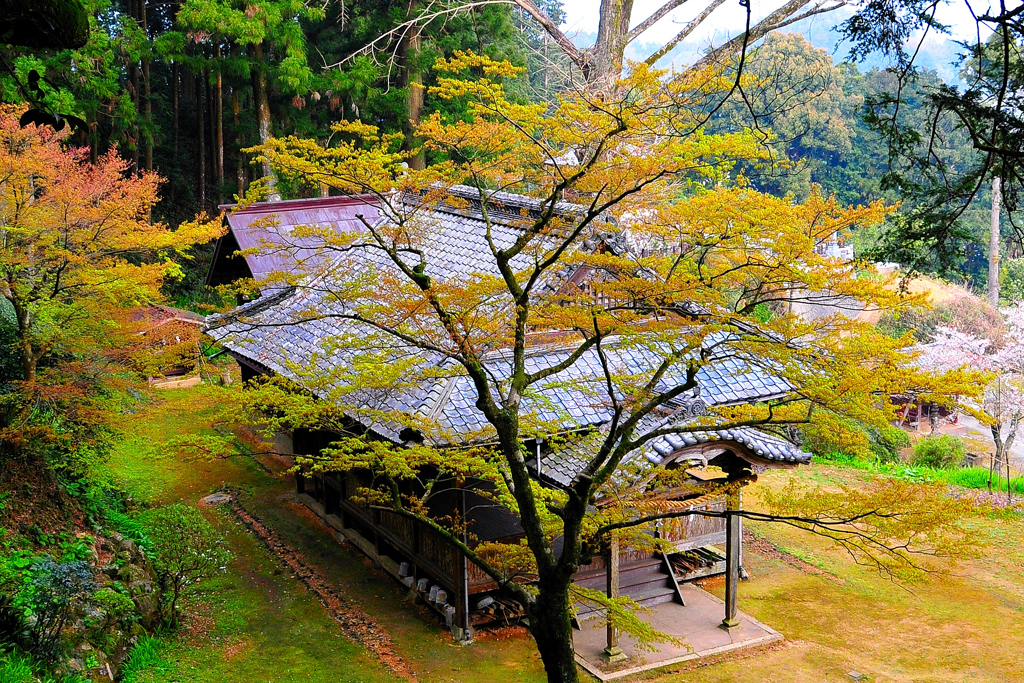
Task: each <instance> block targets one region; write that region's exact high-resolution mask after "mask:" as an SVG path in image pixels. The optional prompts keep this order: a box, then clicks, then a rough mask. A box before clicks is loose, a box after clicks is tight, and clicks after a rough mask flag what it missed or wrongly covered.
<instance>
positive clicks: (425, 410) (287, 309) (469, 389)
mask: <svg viewBox="0 0 1024 683" xmlns="http://www.w3.org/2000/svg"><path fill="white" fill-rule="evenodd" d="M460 192H461V193H462V195H460V196H464V197H463V198H465V199H466V200H467V202H466V203H467V206H460V207H456V208H453V207H450V206H446V205H439V206H434V207H430V211H429V213H428V214H427V220H428V222H429V223H432V224H433V225H432V229H431V230H430V231H429V233H430V234H429V239H425V240H423V242H422V244H417V247H418V248H421V249H422V250H423V251H424V253H425V256H426V258H427V263H428V266H427V270H426V273H427V274H428V275H429V276H430V277H432V278H434V279H436V280H439V281H444V280H451V279H463V278H475V277H480V276H481V275H484V276H487V275H498V274H499V273H498V272H497V269H496V266H495V263H494V259H493V258H492V257H491V255H490V248H489V246H488V244H487V239H486V235H487V227H488V224H487V223H486V222H485V221H484V220H483V216H482V215H480V214H479V212H478V211H475V210H474V209H473V206H472V201H471V200H472V198H473V197H475V196H476V194H475V193H476V190H473V189H471V188H456V189H455V191H454V192H453V193H454V194H457V195H458V194H459V193H460ZM414 199H415V198H414ZM500 199H501V202H502V206H503V207H506V208H508V209H509V211H507V212H506V213H507V217H503V216H502V212H501V211H498V212H495V211H493V210H490V211H489V213H488V217H489V219H490V230H491V238H492V239H493V240H494V241H495V242H496V243H497V245H498V246H499V247H503V246H507V245H509V244H511V243H512V242H513V241H514V240H515V239H516V237H517V236H518V232H519V230H520V229H521V225H520V224H521V222H522V221H523V220H525V219H527V218H528V217H529V216H528V214H529V213H530V212H534V211H537V210H539V209H540V208H541V207H540V204H539V202H537V201H536V200H532V199H529V198H525V197H519V196H516V195H501V197H500ZM493 200H494V196H492V197H491V198H490V201H493ZM559 210H560V211H566V212H574V211H577V210H579V207H573V205H559ZM599 245H605V246H606V247H607V248H610V249H612V250H615V251H622V252H625V251H628V250H629V248H630V244H629V237H628V235H623V234H621V233H618V232H616V231H615V229H614V226H612V225H611V224H605V225H604V226H602V227H600V228H599V229H595V231H594V233H593V234H592V235H590V236H588V237H587V239H586V240H585V241H584V248H587V249H594V248H597V247H598V246H599ZM529 258H530V257H528V256H521V257H519V261H516V262H514V263H513V264H512V265H513V267H514V268H526V267H528V266H529V264H530V260H529ZM390 267H393V266H392V264H391V263H390V261H388V260H386V256H385V255H383V254H382V253H381V252H379V251H377V250H360V251H357V252H352V253H346V254H342V255H340V256H338V257H337V258H336V259H335V261H334V262H332V264H331V266H330V267H329V268H327V269H325V272H326V274H325V275H322V276H320V277H319V278H314V279H311V280H309V281H308V282H306V283H304V284H303V285H301V286H298V287H292V288H288V289H284V290H280V291H277V292H275V293H273V294H272V295H269V296H264V297H262V298H260V299H257V300H256V301H254V302H251V303H249V304H246V305H245V306H242V307H239V308H238V309H235V310H234V311H232V312H230V313H228V314H224V315H220V316H211V318H210V319H209V324H210V328H209V333H210V334H211V336H213V337H214V338H216V339H217V340H218V341H220V342H221V343H222V344H223V345H224V346H225V347H226V348H227V349H228V350H229V351H231V352H232V353H233V354H236V355H237V356H241V357H243V358H246V359H249V360H250V361H252V362H254V363H255V364H257V365H259V366H262V367H264V368H267V369H269V370H271V371H273V372H275V373H277V374H280V375H282V376H284V377H288V378H290V379H293V380H295V381H297V382H299V383H300V384H302V385H303V386H304V387H305V388H306V389H307V390H309V391H311V392H312V393H313V394H315V395H317V396H319V397H321V398H323V399H326V400H332V397H337V396H338V395H339V393H340V392H346V393H345V402H346V404H348V405H353V406H355V407H356V409H355V410H354V411H353V412H354V414H353V417H356V418H357V419H361V420H362V421H364V423H365V422H367V421H369V422H370V424H368V426H369V427H370V428H371V429H373V430H374V431H376V432H377V433H379V434H380V435H381V436H384V437H385V438H388V439H392V440H395V441H400V440H401V437H400V435H399V434H400V432H401V430H400V428H399V427H398V426H397V425H395V424H386V423H382V422H381V421H380V418H379V416H376V417H372V418H368V417H367V415H368V414H369V413H371V412H372V411H382V412H384V413H387V412H401V413H405V414H416V415H420V416H423V417H427V418H429V421H430V422H431V423H433V424H436V426H437V431H436V432H435V433H432V434H426V435H424V436H425V437H426V438H428V439H431V440H433V441H435V442H439V443H453V442H461V441H464V440H466V439H475V438H488V437H487V434H488V431H489V425H488V423H487V421H486V420H485V419H484V417H483V415H482V414H481V413H480V411H479V410H477V408H476V405H475V404H476V390H475V387H474V386H473V383H472V381H471V380H470V379H469V377H468V376H466V375H465V374H464V373H463V372H461V366H458V365H457V364H455V363H454V362H452V361H448V360H447V359H445V358H444V357H443V356H441V355H440V354H431V353H428V352H424V351H421V350H419V349H415V348H412V347H402V346H401V345H399V344H397V343H396V344H394V345H392V346H390V347H389V349H388V353H390V354H392V356H391V357H392V358H395V359H396V360H397V359H399V358H401V359H405V360H410V359H411V360H412V361H415V363H416V365H417V367H418V368H420V369H430V370H431V373H430V374H431V376H432V377H431V379H424V380H421V381H418V382H416V383H415V384H411V385H409V386H402V387H394V386H388V387H378V388H366V389H361V390H360V391H359V392H358V393H356V394H353V393H351V392H349V387H347V386H345V385H344V380H343V379H340V378H339V379H337V380H336V381H334V383H333V384H326V383H319V382H318V381H317V380H313V379H311V375H317V376H319V377H322V378H327V377H337V374H336V373H335V370H336V369H337V368H345V367H348V366H350V365H351V362H350V361H351V358H352V356H353V353H354V352H353V351H351V350H348V349H339V348H337V347H336V346H332V345H331V343H330V342H331V341H332V340H336V339H337V338H338V337H339V336H344V337H346V338H358V337H360V336H367V337H370V336H372V335H370V334H369V332H370V331H369V330H362V329H360V327H359V326H358V323H355V322H353V321H351V320H347V319H345V318H344V317H343V316H344V315H345V313H346V310H345V307H344V305H343V303H342V302H340V301H339V300H338V299H337V298H335V297H334V296H333V295H332V294H331V291H332V289H333V288H332V286H331V282H330V280H331V273H333V272H344V273H346V274H348V273H350V272H352V270H353V269H364V268H365V269H375V268H381V269H383V268H390ZM723 341H727V339H723V337H722V336H721V334H720V333H719V334H717V335H715V336H714V337H713V338H712V337H709V339H708V340H706V346H707V348H708V349H713V350H714V352H713V353H712V355H711V357H710V358H705V359H704V360H701V361H700V367H699V370H698V372H697V375H696V381H697V384H698V387H699V401H700V402H702V403H703V404H704V405H706V406H724V405H730V404H741V403H752V402H757V401H764V400H767V399H771V398H775V397H779V396H782V395H784V394H786V393H788V392H789V391H791V389H792V387H791V385H790V384H789V383H788V382H787V381H786V380H785V379H783V378H781V377H779V376H778V375H777V374H776V373H773V372H771V371H769V369H767V368H765V367H763V363H762V362H761V361H759V359H758V358H756V357H753V356H750V355H748V354H743V353H741V352H738V351H736V350H730V348H729V345H728V344H727V343H723ZM602 348H603V350H604V352H605V355H606V358H607V360H608V362H609V363H610V364H611V365H612V366H613V367H614V368H615V371H616V373H623V374H631V373H636V374H638V375H640V374H643V373H645V372H649V371H650V370H651V369H652V368H654V367H656V364H657V363H660V362H661V361H662V360H663V358H664V356H663V354H659V353H656V352H655V351H654V350H652V349H647V350H639V349H637V348H636V347H635V346H620V345H618V344H616V343H615V342H614V341H609V342H607V343H606V344H605V345H603V347H602ZM571 351H572V348H566V347H565V346H564V345H563V346H559V345H557V344H555V343H549V344H546V345H542V346H538V347H535V348H532V349H530V351H529V355H528V357H527V360H526V363H527V367H526V370H527V372H535V371H537V370H539V369H542V368H545V367H550V366H551V365H553V364H556V363H558V362H560V361H562V360H564V359H566V358H567V357H568V356H569V354H570V353H571ZM691 360H693V361H694V362H696V358H694V359H691ZM486 365H487V368H488V370H489V371H490V372H491V374H492V376H493V377H494V378H495V379H496V380H497V381H499V382H500V381H501V380H504V379H507V378H508V376H509V374H510V361H509V359H508V358H507V357H506V356H504V355H503V354H502V353H501V352H499V351H495V352H494V353H492V354H491V355H490V356H489V357H488V359H487V362H486ZM317 369H320V370H322V372H320V373H317V372H316V370H317ZM310 370H312V371H313V373H310V372H309V371H310ZM685 372H686V367H685V364H684V365H681V366H680V367H677V368H674V369H672V370H670V371H669V372H667V373H666V374H665V376H664V378H663V380H662V384H661V386H660V387H659V389H660V390H667V389H670V388H672V387H673V386H678V385H679V383H680V382H682V381H683V379H684V377H685ZM603 377H604V375H603V369H602V366H601V362H600V358H599V356H598V354H597V352H596V351H595V350H593V349H591V350H590V351H588V352H586V353H584V354H583V355H582V357H581V358H579V359H578V360H577V361H576V362H575V363H573V365H572V366H570V367H569V368H567V369H565V370H563V371H562V372H560V373H558V374H556V375H553V376H551V377H549V378H547V379H546V380H545V381H543V382H541V383H540V384H539V385H537V386H535V387H533V388H532V389H531V393H530V394H529V395H527V396H524V397H523V412H524V414H531V413H532V415H533V416H535V417H536V418H537V419H539V420H543V421H545V422H546V423H547V424H548V425H549V426H551V427H552V428H553V429H558V430H562V431H573V430H579V429H583V428H589V427H594V426H597V425H601V424H603V423H605V422H607V421H608V420H609V419H610V417H611V410H610V403H611V401H610V399H609V397H608V396H607V394H606V392H605V383H604V380H603ZM708 433H709V434H711V433H713V432H708ZM740 436H743V437H744V438H746V436H747V434H746V432H743V433H740ZM694 438H697V437H694ZM708 438H712V437H708ZM652 447H653V445H652ZM777 448H778V447H776V449H777ZM651 452H654V451H651ZM766 452H771V451H770V450H769V451H766Z"/></svg>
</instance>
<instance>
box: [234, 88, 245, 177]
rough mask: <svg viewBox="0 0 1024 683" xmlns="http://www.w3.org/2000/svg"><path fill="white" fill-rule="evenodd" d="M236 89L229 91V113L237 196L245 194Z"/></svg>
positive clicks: (240, 128)
mask: <svg viewBox="0 0 1024 683" xmlns="http://www.w3.org/2000/svg"><path fill="white" fill-rule="evenodd" d="M238 110H239V102H238V89H237V88H232V89H231V113H232V115H233V119H232V120H233V121H234V124H235V178H236V180H237V181H238V196H239V197H241V196H242V195H243V194H245V165H244V163H243V159H242V146H243V145H242V127H241V126H240V125H239V124H238Z"/></svg>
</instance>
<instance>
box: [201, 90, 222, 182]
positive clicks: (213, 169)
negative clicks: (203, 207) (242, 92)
mask: <svg viewBox="0 0 1024 683" xmlns="http://www.w3.org/2000/svg"><path fill="white" fill-rule="evenodd" d="M212 75H213V74H211V73H210V72H209V71H204V74H203V85H204V86H205V88H206V114H205V115H206V135H207V138H206V139H207V140H209V141H210V144H209V145H208V147H209V150H210V156H209V158H208V159H207V161H209V162H210V166H209V168H210V174H211V175H212V176H213V188H212V189H213V190H214V192H213V193H211V197H210V201H211V202H216V200H217V185H218V183H220V178H218V177H217V150H216V147H217V121H216V119H217V106H216V104H215V103H214V101H213V97H214V89H213V85H212V84H211V83H210V76H212Z"/></svg>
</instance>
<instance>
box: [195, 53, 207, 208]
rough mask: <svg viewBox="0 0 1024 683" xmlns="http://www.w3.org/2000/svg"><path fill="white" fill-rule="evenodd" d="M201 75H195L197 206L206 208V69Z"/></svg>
mask: <svg viewBox="0 0 1024 683" xmlns="http://www.w3.org/2000/svg"><path fill="white" fill-rule="evenodd" d="M201 73H202V75H200V76H196V135H197V136H198V139H197V142H198V144H199V154H197V155H196V156H197V157H199V180H198V185H199V208H200V210H202V209H205V208H206V122H205V121H204V120H203V107H204V104H203V83H202V79H203V76H205V74H206V70H205V69H203V71H202V72H201Z"/></svg>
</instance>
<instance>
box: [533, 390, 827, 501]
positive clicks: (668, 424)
mask: <svg viewBox="0 0 1024 683" xmlns="http://www.w3.org/2000/svg"><path fill="white" fill-rule="evenodd" d="M680 413H682V414H680ZM695 417H696V416H695V415H693V414H692V413H691V412H688V411H686V410H685V408H683V409H682V410H680V411H678V412H676V413H675V414H674V415H672V416H670V417H667V418H666V417H658V416H654V415H650V416H648V417H647V418H645V419H644V420H641V422H640V423H639V424H638V425H637V428H636V432H635V434H636V435H637V436H642V435H644V434H648V433H650V432H652V431H654V430H656V429H657V430H666V429H678V430H679V431H678V432H675V433H668V434H665V435H663V436H659V437H656V438H654V439H652V440H650V441H648V442H647V443H645V444H644V445H643V446H642V447H640V448H638V449H636V450H635V451H633V452H631V453H630V454H629V455H628V456H627V457H626V459H625V462H624V463H623V464H630V463H633V464H634V465H635V466H638V467H639V469H640V471H641V472H642V471H644V470H647V469H650V468H651V467H655V466H657V465H660V464H661V463H662V462H663V461H664V460H665V459H666V458H669V457H672V459H673V460H674V459H675V456H673V454H676V453H679V452H680V451H686V450H687V449H693V447H694V446H699V445H702V444H709V443H715V442H730V443H732V444H740V445H741V446H743V447H744V448H745V450H746V451H747V455H748V457H749V458H750V459H752V460H754V461H765V462H764V464H767V465H771V464H775V463H778V464H779V465H786V464H788V465H793V464H807V463H809V462H810V461H811V454H810V453H807V452H806V451H804V450H802V449H801V448H800V447H799V446H797V445H795V444H793V443H792V442H790V441H788V440H786V439H784V438H782V437H780V436H777V435H775V434H771V433H769V432H766V431H764V430H762V429H757V428H755V427H747V426H744V427H732V428H722V429H716V428H715V427H714V426H713V425H709V426H707V427H705V428H700V427H701V426H702V425H697V424H695V419H694V418H695ZM606 436H607V431H606V430H605V429H596V430H594V431H593V432H591V433H589V434H586V435H585V436H584V437H583V438H581V439H580V440H578V441H575V442H572V443H571V444H570V445H568V446H567V447H565V448H561V449H557V448H556V449H555V450H554V451H553V452H550V453H548V454H546V455H544V456H543V457H542V459H541V462H542V466H541V468H542V469H541V476H542V478H543V479H545V480H548V481H551V482H553V483H555V484H558V485H560V486H568V485H569V484H570V483H572V480H573V478H574V477H575V476H576V475H577V474H579V473H580V472H581V471H582V470H583V468H584V467H586V465H587V463H588V462H589V460H590V457H591V454H592V453H594V452H595V451H596V450H597V448H598V447H599V444H600V443H601V442H602V441H603V440H604V439H605V438H606ZM682 457H683V458H684V459H685V460H686V461H687V462H688V463H689V464H690V465H691V466H698V465H699V466H704V465H707V459H706V458H705V457H704V456H703V455H702V454H701V453H700V452H699V450H697V449H693V450H691V451H690V452H689V453H685V454H683V456H682Z"/></svg>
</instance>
